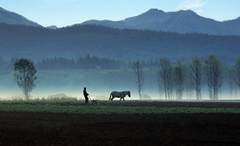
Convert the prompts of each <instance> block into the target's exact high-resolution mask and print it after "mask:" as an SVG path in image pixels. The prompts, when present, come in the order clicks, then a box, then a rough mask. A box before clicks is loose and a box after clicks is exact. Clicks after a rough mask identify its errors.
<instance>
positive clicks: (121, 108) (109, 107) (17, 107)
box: [0, 101, 240, 114]
mask: <svg viewBox="0 0 240 146" xmlns="http://www.w3.org/2000/svg"><path fill="white" fill-rule="evenodd" d="M139 103H142V104H139ZM139 103H135V102H131V101H130V102H125V103H124V102H113V103H112V102H104V101H98V102H97V104H94V105H84V104H83V102H77V101H4V102H3V101H2V102H0V112H38V113H42V112H47V113H76V114H160V113H240V108H229V107H228V108H226V107H217V108H216V107H214V108H206V107H191V106H190V107H177V106H176V107H175V106H168V107H161V106H158V104H155V105H151V104H149V103H148V104H146V105H145V104H144V102H139ZM159 103H160V102H159ZM186 104H187V103H186Z"/></svg>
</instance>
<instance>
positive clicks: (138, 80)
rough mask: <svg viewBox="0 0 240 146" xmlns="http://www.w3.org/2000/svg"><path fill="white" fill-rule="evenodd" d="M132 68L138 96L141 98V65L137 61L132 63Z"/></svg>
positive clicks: (142, 81) (142, 80) (142, 82)
mask: <svg viewBox="0 0 240 146" xmlns="http://www.w3.org/2000/svg"><path fill="white" fill-rule="evenodd" d="M133 70H134V73H135V75H136V84H137V89H138V94H139V97H140V98H142V89H143V84H144V76H143V66H142V64H141V63H140V62H139V61H137V62H134V63H133Z"/></svg>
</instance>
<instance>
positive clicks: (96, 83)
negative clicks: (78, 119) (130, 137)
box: [0, 68, 240, 100]
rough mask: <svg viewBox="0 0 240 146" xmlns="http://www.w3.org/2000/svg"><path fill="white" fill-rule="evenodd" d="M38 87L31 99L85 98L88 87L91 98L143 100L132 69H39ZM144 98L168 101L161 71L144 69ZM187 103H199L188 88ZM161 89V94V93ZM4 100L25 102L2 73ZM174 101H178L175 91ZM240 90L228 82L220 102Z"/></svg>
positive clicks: (0, 87)
mask: <svg viewBox="0 0 240 146" xmlns="http://www.w3.org/2000/svg"><path fill="white" fill-rule="evenodd" d="M37 75H38V79H37V80H36V87H35V88H34V90H33V91H32V92H31V99H41V98H51V97H52V98H54V97H59V98H61V97H73V98H78V99H82V100H83V99H84V98H83V95H82V90H83V88H84V87H87V89H88V92H89V93H90V98H93V99H96V100H108V99H109V96H110V93H111V92H112V91H125V90H130V91H131V92H132V96H131V98H126V100H139V99H140V98H139V95H138V93H137V84H136V79H135V78H136V76H135V74H134V72H133V71H132V69H130V68H129V69H112V70H109V69H108V70H106V69H105V70H104V69H87V70H85V69H74V70H69V69H68V70H39V71H38V73H37ZM144 77H145V78H144V85H143V91H142V92H143V97H142V98H141V100H166V98H165V95H164V91H163V89H162V86H161V85H160V87H159V81H158V69H146V70H144ZM184 86H185V87H184V91H183V92H184V93H183V100H196V97H195V91H194V89H192V88H191V89H189V87H187V85H184ZM159 88H160V91H159ZM0 92H1V93H0V98H1V99H3V100H9V99H10V100H11V99H24V95H23V93H22V91H21V90H20V89H19V87H18V86H17V84H16V82H15V80H14V76H13V72H9V73H1V82H0ZM172 94H173V96H174V97H173V99H174V100H177V98H176V95H175V94H176V93H175V90H173V92H172ZM239 99H240V96H239V92H238V90H237V88H236V87H235V88H234V89H231V86H230V85H229V84H228V83H224V85H223V86H222V87H221V90H220V94H219V100H239ZM202 100H210V99H209V93H208V88H207V85H205V87H203V93H202Z"/></svg>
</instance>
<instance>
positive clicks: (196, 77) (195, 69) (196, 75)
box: [190, 58, 202, 100]
mask: <svg viewBox="0 0 240 146" xmlns="http://www.w3.org/2000/svg"><path fill="white" fill-rule="evenodd" d="M190 67H191V76H192V80H193V84H194V88H195V92H196V97H197V100H200V99H201V97H202V95H201V90H202V89H201V88H202V62H201V60H200V59H198V58H195V59H193V60H192V63H191V65H190Z"/></svg>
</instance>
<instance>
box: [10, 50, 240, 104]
mask: <svg viewBox="0 0 240 146" xmlns="http://www.w3.org/2000/svg"><path fill="white" fill-rule="evenodd" d="M79 61H80V60H79ZM79 63H80V62H79ZM82 63H84V61H83V62H82ZM85 63H86V64H88V62H85ZM129 64H130V65H131V69H132V70H133V73H134V75H135V77H136V79H135V81H136V85H137V86H136V88H137V91H138V94H139V97H140V98H142V91H143V89H144V78H145V74H144V72H145V68H149V67H153V68H157V72H156V80H157V82H158V84H159V92H160V93H164V96H165V99H167V100H174V99H177V100H182V99H183V96H184V94H183V93H184V92H186V91H189V90H191V91H194V92H195V96H196V99H197V100H201V99H202V93H203V89H204V88H207V90H208V94H209V98H210V99H211V100H218V99H219V93H220V91H221V89H222V87H223V85H224V83H225V82H228V83H229V85H232V87H231V88H234V87H236V88H240V59H239V60H237V61H236V63H235V64H234V65H231V66H230V65H229V66H228V67H226V66H225V65H224V64H223V63H222V62H221V60H220V59H219V58H217V57H216V56H213V55H211V56H209V57H208V58H206V59H202V58H197V57H196V58H193V59H192V60H191V61H187V62H184V61H175V62H172V61H171V60H169V59H166V58H165V59H160V60H159V62H158V63H156V62H148V63H146V62H141V61H136V62H131V63H129ZM13 66H14V77H15V80H16V83H17V85H18V86H19V87H20V88H21V89H22V91H23V93H24V95H25V97H26V99H29V93H30V92H31V91H32V90H33V88H34V87H35V81H36V79H37V69H36V67H35V65H34V63H33V61H32V60H29V59H16V60H15V62H14V64H13Z"/></svg>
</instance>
